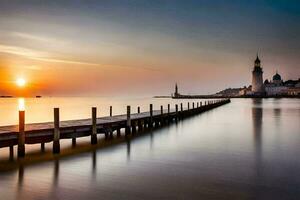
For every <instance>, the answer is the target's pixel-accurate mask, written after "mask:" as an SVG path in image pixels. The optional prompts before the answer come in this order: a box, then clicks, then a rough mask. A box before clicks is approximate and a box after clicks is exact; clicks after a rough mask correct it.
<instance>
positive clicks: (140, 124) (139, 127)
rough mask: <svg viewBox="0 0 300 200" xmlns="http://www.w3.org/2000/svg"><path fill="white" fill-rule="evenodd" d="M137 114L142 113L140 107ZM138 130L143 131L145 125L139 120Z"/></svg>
mask: <svg viewBox="0 0 300 200" xmlns="http://www.w3.org/2000/svg"><path fill="white" fill-rule="evenodd" d="M137 113H141V108H140V107H139V106H138V108H137ZM138 130H139V131H142V130H143V124H142V120H138Z"/></svg>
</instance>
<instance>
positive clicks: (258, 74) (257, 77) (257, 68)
mask: <svg viewBox="0 0 300 200" xmlns="http://www.w3.org/2000/svg"><path fill="white" fill-rule="evenodd" d="M252 92H253V94H254V95H263V94H264V93H265V88H264V84H263V70H262V67H261V63H260V59H259V58H258V55H257V56H256V60H255V61H254V69H253V71H252Z"/></svg>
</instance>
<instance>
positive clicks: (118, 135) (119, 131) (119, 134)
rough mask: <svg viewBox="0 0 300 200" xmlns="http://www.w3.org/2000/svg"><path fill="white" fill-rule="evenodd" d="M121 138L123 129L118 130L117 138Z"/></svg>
mask: <svg viewBox="0 0 300 200" xmlns="http://www.w3.org/2000/svg"><path fill="white" fill-rule="evenodd" d="M120 136H121V129H120V128H118V129H117V137H120Z"/></svg>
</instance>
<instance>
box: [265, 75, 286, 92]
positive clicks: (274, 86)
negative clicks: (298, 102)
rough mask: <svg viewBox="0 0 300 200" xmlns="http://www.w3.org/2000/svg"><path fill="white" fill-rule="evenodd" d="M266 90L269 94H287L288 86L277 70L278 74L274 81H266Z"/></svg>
mask: <svg viewBox="0 0 300 200" xmlns="http://www.w3.org/2000/svg"><path fill="white" fill-rule="evenodd" d="M264 85H265V91H266V93H267V95H268V96H276V95H283V94H286V92H287V89H288V87H286V86H284V84H283V80H282V78H281V76H280V74H278V72H277V71H276V74H275V75H274V76H273V79H272V81H270V82H269V81H267V80H266V81H265V83H264Z"/></svg>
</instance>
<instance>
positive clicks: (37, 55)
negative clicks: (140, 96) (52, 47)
mask: <svg viewBox="0 0 300 200" xmlns="http://www.w3.org/2000/svg"><path fill="white" fill-rule="evenodd" d="M0 53H8V54H13V55H18V56H24V57H26V58H28V59H32V60H38V61H44V62H51V63H64V64H72V65H74V64H75V65H86V66H98V67H109V68H110V67H118V68H129V69H135V70H148V71H161V70H158V69H154V68H150V67H134V66H125V65H110V64H100V63H91V62H83V61H77V60H67V59H59V58H53V56H51V54H50V53H48V52H43V51H38V50H33V49H28V48H23V47H18V46H10V45H1V44H0Z"/></svg>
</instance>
